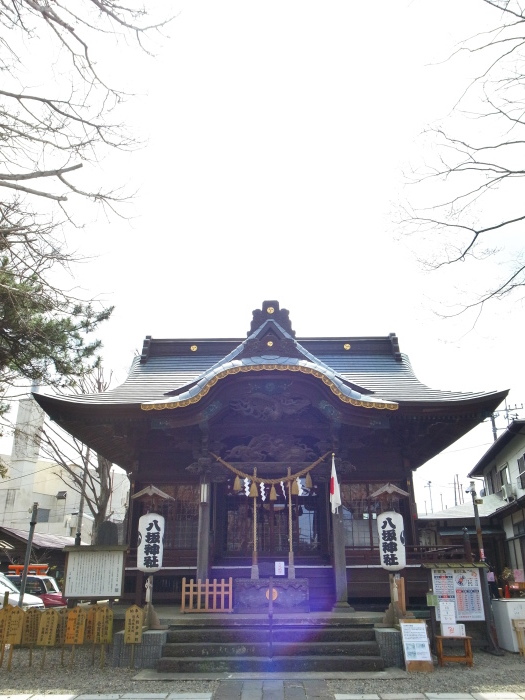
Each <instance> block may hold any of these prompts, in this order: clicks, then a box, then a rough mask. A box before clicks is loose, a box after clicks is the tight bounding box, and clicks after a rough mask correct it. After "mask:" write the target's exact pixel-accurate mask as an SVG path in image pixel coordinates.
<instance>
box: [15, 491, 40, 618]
mask: <svg viewBox="0 0 525 700" xmlns="http://www.w3.org/2000/svg"><path fill="white" fill-rule="evenodd" d="M37 513H38V503H33V508H32V509H31V522H30V523H29V534H28V536H27V546H26V556H25V559H24V570H23V571H22V578H21V580H20V597H19V599H18V605H19V607H20V608H21V607H22V601H23V598H24V593H25V592H26V581H27V570H28V568H29V560H30V559H31V546H32V544H33V533H34V531H35V526H36V516H37Z"/></svg>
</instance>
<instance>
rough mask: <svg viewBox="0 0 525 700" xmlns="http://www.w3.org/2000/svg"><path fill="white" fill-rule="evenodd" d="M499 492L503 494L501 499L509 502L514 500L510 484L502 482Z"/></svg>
mask: <svg viewBox="0 0 525 700" xmlns="http://www.w3.org/2000/svg"><path fill="white" fill-rule="evenodd" d="M501 493H502V495H503V499H504V500H505V501H508V502H509V503H510V502H511V501H515V500H516V494H515V492H514V490H513V488H512V486H511V485H510V484H503V486H502V487H501Z"/></svg>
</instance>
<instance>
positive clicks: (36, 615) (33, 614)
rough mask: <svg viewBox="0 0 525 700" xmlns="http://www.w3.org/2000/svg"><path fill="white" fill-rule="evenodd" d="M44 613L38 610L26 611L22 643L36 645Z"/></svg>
mask: <svg viewBox="0 0 525 700" xmlns="http://www.w3.org/2000/svg"><path fill="white" fill-rule="evenodd" d="M41 614H42V613H41V612H40V610H37V609H36V608H30V609H29V610H26V614H25V616H24V629H23V631H22V641H23V643H24V644H36V640H37V639H38V625H39V624H40V615H41Z"/></svg>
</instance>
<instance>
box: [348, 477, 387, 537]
mask: <svg viewBox="0 0 525 700" xmlns="http://www.w3.org/2000/svg"><path fill="white" fill-rule="evenodd" d="M380 486H383V484H377V483H376V484H368V483H361V484H341V501H342V505H343V524H344V529H345V545H346V546H347V547H354V548H355V547H367V548H370V549H372V548H375V547H378V546H379V536H378V533H377V515H378V513H381V512H382V511H383V510H385V508H384V506H383V504H382V503H381V502H380V501H378V500H375V499H372V498H370V494H372V493H374V491H377V489H378V488H379V487H380ZM391 503H392V508H393V509H394V510H396V511H399V499H398V498H397V497H396V496H395V494H392V499H391Z"/></svg>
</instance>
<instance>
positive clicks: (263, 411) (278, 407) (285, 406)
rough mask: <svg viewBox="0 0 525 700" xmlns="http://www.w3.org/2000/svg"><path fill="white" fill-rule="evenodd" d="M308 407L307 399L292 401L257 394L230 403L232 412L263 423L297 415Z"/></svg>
mask: <svg viewBox="0 0 525 700" xmlns="http://www.w3.org/2000/svg"><path fill="white" fill-rule="evenodd" d="M309 405H310V401H308V399H294V398H291V397H289V396H267V395H265V394H259V393H257V394H255V393H254V394H252V395H250V396H249V397H246V398H242V399H233V400H232V401H230V407H231V409H232V411H236V412H237V413H241V414H242V415H243V416H250V417H251V418H257V419H258V420H264V421H276V420H279V419H280V418H283V417H284V416H293V415H298V414H299V413H302V411H304V410H305V409H306V408H307V407H308V406H309Z"/></svg>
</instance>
